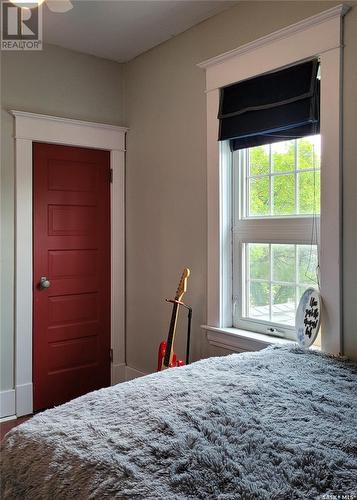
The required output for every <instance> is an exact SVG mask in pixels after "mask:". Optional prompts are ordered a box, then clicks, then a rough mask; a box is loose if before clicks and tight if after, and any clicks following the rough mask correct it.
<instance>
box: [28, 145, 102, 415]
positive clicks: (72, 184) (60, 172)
mask: <svg viewBox="0 0 357 500" xmlns="http://www.w3.org/2000/svg"><path fill="white" fill-rule="evenodd" d="M33 160H34V200H33V206H34V273H33V274H34V305H33V308H34V325H33V326H34V338H33V343H34V345H33V369H34V409H35V410H39V409H43V408H48V407H51V406H53V405H58V404H61V403H64V402H65V401H68V400H69V399H72V398H74V397H77V396H80V395H82V394H85V393H86V392H88V391H91V390H94V389H98V388H101V387H104V386H107V385H109V384H110V184H109V178H110V154H109V152H108V151H99V150H92V149H85V148H75V147H69V146H58V145H50V144H40V143H36V144H34V151H33ZM42 276H46V277H47V278H48V279H49V280H50V282H51V286H50V288H46V289H41V287H40V286H39V282H40V279H41V277H42Z"/></svg>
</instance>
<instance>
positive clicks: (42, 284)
mask: <svg viewBox="0 0 357 500" xmlns="http://www.w3.org/2000/svg"><path fill="white" fill-rule="evenodd" d="M50 286H51V282H50V280H48V279H47V278H46V276H41V278H40V288H42V289H44V288H50Z"/></svg>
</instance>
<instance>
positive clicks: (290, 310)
mask: <svg viewBox="0 0 357 500" xmlns="http://www.w3.org/2000/svg"><path fill="white" fill-rule="evenodd" d="M295 293H296V288H295V286H289V285H273V287H272V294H273V303H272V318H271V320H272V321H273V322H274V323H281V324H283V325H284V324H287V325H294V324H295V312H296V305H295Z"/></svg>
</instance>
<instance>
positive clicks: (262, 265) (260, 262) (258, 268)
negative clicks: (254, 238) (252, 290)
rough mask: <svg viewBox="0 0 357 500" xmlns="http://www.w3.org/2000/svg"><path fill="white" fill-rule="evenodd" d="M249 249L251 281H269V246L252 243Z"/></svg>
mask: <svg viewBox="0 0 357 500" xmlns="http://www.w3.org/2000/svg"><path fill="white" fill-rule="evenodd" d="M248 247H249V279H254V278H256V279H263V280H268V279H269V275H270V258H269V245H267V244H260V243H250V244H249V245H248Z"/></svg>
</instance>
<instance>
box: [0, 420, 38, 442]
mask: <svg viewBox="0 0 357 500" xmlns="http://www.w3.org/2000/svg"><path fill="white" fill-rule="evenodd" d="M31 417H32V415H27V416H26V417H20V418H14V419H13V420H7V421H6V422H0V441H2V440H3V437H4V436H5V434H6V433H7V432H9V431H10V430H11V429H12V428H13V427H16V426H17V425H20V424H22V423H23V422H26V420H28V419H29V418H31Z"/></svg>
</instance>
